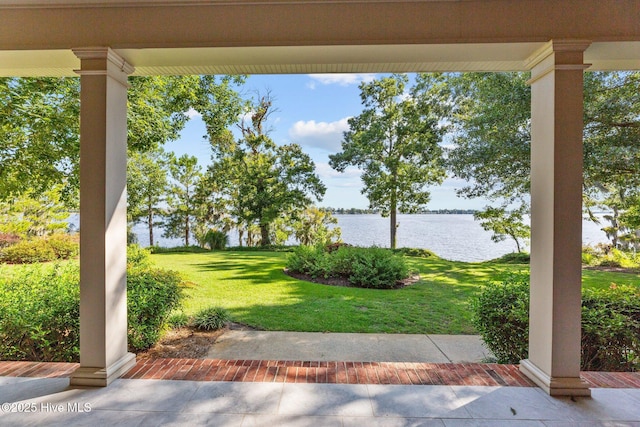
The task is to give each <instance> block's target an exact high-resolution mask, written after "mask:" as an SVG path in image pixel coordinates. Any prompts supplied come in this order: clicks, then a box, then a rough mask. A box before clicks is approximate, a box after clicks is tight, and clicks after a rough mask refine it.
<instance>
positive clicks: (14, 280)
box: [0, 264, 80, 362]
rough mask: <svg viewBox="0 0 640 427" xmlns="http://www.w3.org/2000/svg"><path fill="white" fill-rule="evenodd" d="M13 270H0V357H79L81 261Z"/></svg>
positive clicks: (55, 359) (72, 359)
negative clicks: (79, 262)
mask: <svg viewBox="0 0 640 427" xmlns="http://www.w3.org/2000/svg"><path fill="white" fill-rule="evenodd" d="M13 269H15V270H14V271H13V272H12V273H13V274H11V275H9V274H6V273H7V272H6V271H5V272H4V273H5V274H1V275H0V359H3V360H37V361H49V360H50V361H60V362H75V361H78V351H79V331H80V324H79V298H80V293H79V292H80V290H79V287H78V280H79V272H78V268H77V265H74V264H60V265H28V266H26V265H25V266H16V267H13Z"/></svg>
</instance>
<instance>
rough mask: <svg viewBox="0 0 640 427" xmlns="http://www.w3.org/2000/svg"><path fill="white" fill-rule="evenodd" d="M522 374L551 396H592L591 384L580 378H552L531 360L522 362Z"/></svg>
mask: <svg viewBox="0 0 640 427" xmlns="http://www.w3.org/2000/svg"><path fill="white" fill-rule="evenodd" d="M520 372H522V373H523V374H525V375H526V376H527V377H529V379H530V380H532V381H533V382H534V383H536V384H537V385H538V387H540V388H541V389H543V390H544V391H545V392H546V393H547V394H548V395H550V396H586V397H589V396H591V389H589V384H588V383H587V382H586V381H584V380H583V379H582V378H580V377H577V378H575V377H551V376H549V375H547V374H546V373H545V372H543V371H542V370H541V369H540V368H538V367H537V366H536V365H534V364H533V362H531V361H530V360H529V359H525V360H521V361H520Z"/></svg>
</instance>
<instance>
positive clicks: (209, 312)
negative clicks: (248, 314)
mask: <svg viewBox="0 0 640 427" xmlns="http://www.w3.org/2000/svg"><path fill="white" fill-rule="evenodd" d="M230 320H231V316H230V315H229V312H228V311H227V310H225V309H224V308H222V307H208V308H205V309H202V310H200V311H198V312H197V313H196V314H194V316H193V320H192V323H193V326H194V327H196V328H198V329H204V330H206V331H215V330H218V329H222V328H224V326H225V325H226V324H227V322H229V321H230Z"/></svg>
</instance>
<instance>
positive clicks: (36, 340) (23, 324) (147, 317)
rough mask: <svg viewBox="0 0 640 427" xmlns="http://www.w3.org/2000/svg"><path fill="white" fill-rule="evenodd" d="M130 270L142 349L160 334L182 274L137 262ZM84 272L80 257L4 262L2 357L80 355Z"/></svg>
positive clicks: (131, 315) (136, 343)
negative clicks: (30, 262)
mask: <svg viewBox="0 0 640 427" xmlns="http://www.w3.org/2000/svg"><path fill="white" fill-rule="evenodd" d="M9 269H11V271H9ZM2 270H7V271H2ZM127 275H128V277H127V310H128V317H127V320H128V340H129V349H130V350H131V351H134V352H137V351H141V350H145V349H147V348H149V347H151V346H152V345H153V344H155V343H156V342H157V340H158V339H159V338H160V334H161V332H162V331H163V329H164V327H165V325H166V322H167V319H168V317H169V314H170V313H171V311H173V310H174V309H175V308H177V307H178V306H179V304H180V299H181V293H182V292H181V286H180V283H181V279H180V276H179V275H178V273H176V272H172V271H167V270H159V269H151V268H148V267H144V266H140V265H136V264H135V262H134V263H130V264H129V267H128V270H127ZM79 276H80V275H79V266H78V263H77V262H68V263H64V264H48V265H42V264H34V265H24V266H13V267H8V266H6V267H4V268H1V267H0V359H3V360H33V361H58V362H77V361H78V360H79V333H80V323H79V310H80V308H79V306H80V286H79V281H80V277H79Z"/></svg>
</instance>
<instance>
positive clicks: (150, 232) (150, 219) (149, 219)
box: [147, 210, 153, 246]
mask: <svg viewBox="0 0 640 427" xmlns="http://www.w3.org/2000/svg"><path fill="white" fill-rule="evenodd" d="M147 222H148V223H149V246H153V212H152V211H151V210H149V215H148V216H147Z"/></svg>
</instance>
